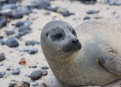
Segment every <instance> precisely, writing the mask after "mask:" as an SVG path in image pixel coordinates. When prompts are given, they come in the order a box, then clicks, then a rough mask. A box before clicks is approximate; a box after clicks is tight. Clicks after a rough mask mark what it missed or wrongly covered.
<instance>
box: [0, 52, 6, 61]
mask: <svg viewBox="0 0 121 87" xmlns="http://www.w3.org/2000/svg"><path fill="white" fill-rule="evenodd" d="M5 59H6V58H5V55H4V53H0V62H1V61H3V60H5Z"/></svg>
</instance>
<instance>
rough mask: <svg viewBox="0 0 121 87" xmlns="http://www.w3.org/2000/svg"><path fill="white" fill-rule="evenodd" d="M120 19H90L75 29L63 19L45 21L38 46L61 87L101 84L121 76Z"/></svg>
mask: <svg viewBox="0 0 121 87" xmlns="http://www.w3.org/2000/svg"><path fill="white" fill-rule="evenodd" d="M120 38H121V22H120V21H117V20H116V21H115V20H93V21H89V22H85V23H83V24H81V25H79V26H77V27H76V28H75V29H74V28H73V27H72V26H71V25H70V24H68V23H67V22H64V21H52V22H49V23H47V24H46V25H45V26H44V28H43V29H42V32H41V47H42V51H43V53H44V56H45V57H46V59H47V62H48V63H49V65H50V68H51V70H52V72H53V73H54V75H55V77H56V78H57V80H58V81H59V82H60V83H61V84H62V85H63V86H64V87H81V86H104V85H107V84H109V83H111V82H113V81H116V80H119V79H121V45H120V44H121V40H120Z"/></svg>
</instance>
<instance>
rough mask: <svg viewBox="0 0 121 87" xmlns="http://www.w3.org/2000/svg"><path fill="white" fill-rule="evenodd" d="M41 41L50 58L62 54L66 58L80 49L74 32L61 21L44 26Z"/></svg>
mask: <svg viewBox="0 0 121 87" xmlns="http://www.w3.org/2000/svg"><path fill="white" fill-rule="evenodd" d="M41 41H42V43H41V45H42V47H45V48H46V51H50V52H46V53H51V54H52V56H54V55H57V54H62V53H64V56H66V55H69V54H72V53H74V52H76V51H77V50H80V49H81V43H80V42H79V40H78V39H77V35H76V32H75V30H74V29H73V28H72V26H70V25H69V24H68V23H66V22H63V21H52V22H49V23H48V24H46V25H45V27H44V28H43V30H42V33H41ZM47 47H48V49H47ZM43 49H44V48H43ZM46 53H45V54H46ZM51 54H50V55H51Z"/></svg>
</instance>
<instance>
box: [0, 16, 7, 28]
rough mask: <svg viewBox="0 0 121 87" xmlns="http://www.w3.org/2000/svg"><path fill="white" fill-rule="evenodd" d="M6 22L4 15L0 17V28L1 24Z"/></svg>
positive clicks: (3, 24)
mask: <svg viewBox="0 0 121 87" xmlns="http://www.w3.org/2000/svg"><path fill="white" fill-rule="evenodd" d="M6 24H7V18H6V17H4V16H1V17H0V28H2V27H3V26H5V25H6Z"/></svg>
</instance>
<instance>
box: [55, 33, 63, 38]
mask: <svg viewBox="0 0 121 87" xmlns="http://www.w3.org/2000/svg"><path fill="white" fill-rule="evenodd" d="M62 36H63V34H62V33H57V34H55V35H54V37H55V38H58V39H59V38H61V37H62Z"/></svg>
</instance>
